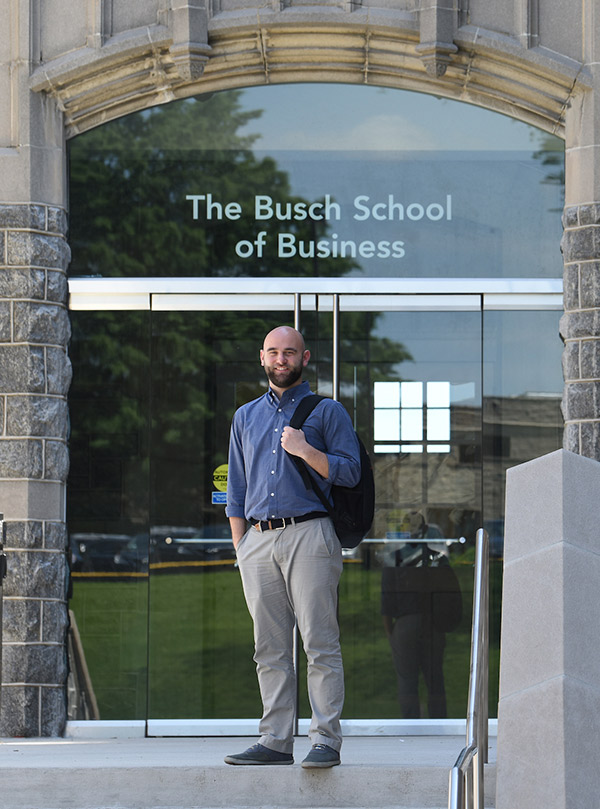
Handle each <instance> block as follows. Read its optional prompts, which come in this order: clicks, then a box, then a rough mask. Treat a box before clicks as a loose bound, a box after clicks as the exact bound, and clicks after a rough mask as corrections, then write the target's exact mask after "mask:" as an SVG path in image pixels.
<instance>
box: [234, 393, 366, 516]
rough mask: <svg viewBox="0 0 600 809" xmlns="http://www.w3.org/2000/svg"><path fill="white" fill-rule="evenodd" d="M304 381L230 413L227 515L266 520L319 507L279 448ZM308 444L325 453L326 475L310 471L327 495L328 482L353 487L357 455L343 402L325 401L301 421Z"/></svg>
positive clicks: (286, 456)
mask: <svg viewBox="0 0 600 809" xmlns="http://www.w3.org/2000/svg"><path fill="white" fill-rule="evenodd" d="M310 392H311V391H310V387H309V384H308V382H301V383H300V385H296V386H295V387H293V388H288V390H286V391H284V393H283V395H282V397H281V399H279V398H278V397H277V395H276V394H275V393H274V392H273V391H272V390H271V389H269V391H268V392H267V393H265V395H264V396H261V397H260V398H259V399H255V400H254V401H253V402H249V403H248V404H245V405H243V406H242V407H240V408H239V410H237V411H236V412H235V414H234V417H233V422H232V425H231V440H230V444H229V470H228V477H227V508H226V514H227V516H228V517H245V518H246V519H248V520H269V519H273V518H274V517H299V516H301V515H302V514H308V513H309V512H311V511H323V505H322V503H321V502H320V500H319V499H318V497H317V495H316V494H315V493H314V492H313V491H312V489H311V490H308V489H307V488H306V486H305V485H304V482H303V481H302V478H301V477H300V473H299V472H298V470H297V469H296V466H295V464H294V461H293V460H292V459H291V457H290V456H289V455H288V453H287V452H286V451H285V450H284V449H283V447H282V446H281V433H282V432H283V428H284V427H285V426H286V425H288V424H289V423H290V419H291V417H292V414H293V413H294V410H295V409H296V406H297V404H298V402H299V401H300V399H302V398H303V397H304V396H308V395H309V394H310ZM302 430H303V431H304V434H305V436H306V440H307V441H308V443H309V444H311V445H312V446H313V447H316V448H317V449H319V450H321V451H322V452H324V453H325V454H326V455H327V460H328V462H329V476H328V478H327V479H324V478H322V477H321V476H320V475H318V474H317V473H316V472H314V470H312V469H311V470H310V473H311V474H312V475H313V477H314V478H315V480H317V481H318V482H319V485H320V487H321V489H322V491H323V492H324V493H325V495H326V496H327V497H328V498H329V492H330V490H331V484H332V483H336V484H338V485H340V486H355V485H356V484H357V483H358V481H359V478H360V453H359V447H358V441H357V438H356V434H355V432H354V429H353V427H352V422H351V420H350V416H349V415H348V413H347V412H346V410H345V408H344V406H343V405H341V404H340V403H339V402H334V401H333V399H324V400H323V401H321V402H320V403H319V404H318V405H317V407H316V408H315V409H314V410H313V412H312V413H311V414H310V416H309V417H308V418H307V419H306V421H305V422H304V425H303V426H302Z"/></svg>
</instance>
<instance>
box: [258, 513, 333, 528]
mask: <svg viewBox="0 0 600 809" xmlns="http://www.w3.org/2000/svg"><path fill="white" fill-rule="evenodd" d="M321 517H327V512H326V511H310V512H309V513H308V514H301V515H300V516H299V517H274V518H273V519H272V520H261V521H260V522H257V523H255V522H254V520H251V522H252V525H253V527H254V528H255V529H256V530H257V531H281V529H282V528H285V527H286V526H287V525H296V524H297V523H299V522H306V521H307V520H318V519H320V518H321Z"/></svg>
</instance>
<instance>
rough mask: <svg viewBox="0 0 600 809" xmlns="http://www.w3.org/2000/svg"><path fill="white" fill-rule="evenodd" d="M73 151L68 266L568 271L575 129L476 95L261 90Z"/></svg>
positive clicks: (103, 135) (200, 102) (101, 269)
mask: <svg viewBox="0 0 600 809" xmlns="http://www.w3.org/2000/svg"><path fill="white" fill-rule="evenodd" d="M284 110H285V112H284ZM323 110H327V111H328V112H329V114H325V115H324V114H323ZM333 110H335V113H333V112H332V111H333ZM466 121H468V122H469V123H466ZM382 122H384V123H383V125H382ZM415 130H416V131H417V132H418V134H417V135H415ZM465 131H468V132H469V138H468V141H469V143H468V146H467V145H466V139H465V136H464V133H465ZM184 132H185V133H192V135H191V136H190V137H187V136H186V137H184V136H183V135H182V133H184ZM441 132H443V133H444V135H443V137H441V136H440V133H441ZM357 133H360V135H357ZM499 133H502V135H500V134H499ZM69 149H70V197H71V210H70V220H69V227H70V234H71V242H72V244H74V245H76V247H77V249H76V250H74V251H73V259H72V261H71V264H70V267H69V274H70V275H71V276H76V275H79V276H82V275H83V276H87V275H91V274H94V275H101V276H106V277H108V276H123V275H128V276H173V277H177V276H181V277H184V276H195V275H197V274H201V275H207V276H210V275H215V276H223V277H226V276H229V277H238V276H258V277H269V276H281V275H287V276H296V277H298V276H309V277H313V276H321V277H336V278H337V277H340V276H360V277H364V278H367V277H386V276H387V277H402V276H404V277H406V276H413V277H426V276H432V275H437V276H439V277H455V276H456V274H457V268H460V274H461V275H463V274H464V275H469V276H477V275H479V274H485V276H487V277H519V276H525V277H544V276H553V277H556V278H558V277H560V276H561V275H562V262H561V257H560V254H559V253H558V251H557V250H556V245H557V244H558V242H559V240H560V236H561V233H562V226H561V211H562V209H563V200H562V193H563V185H564V179H563V175H564V168H563V166H564V143H563V141H562V140H561V139H560V138H558V137H553V136H551V135H548V134H546V133H543V132H540V131H539V130H536V129H534V128H533V127H531V126H528V125H526V124H523V123H519V122H517V121H514V120H513V121H509V120H507V118H506V117H504V116H502V115H499V114H495V113H493V112H490V111H487V110H483V109H481V108H477V107H474V106H471V105H468V104H462V103H460V102H456V101H450V100H448V99H441V98H436V97H434V96H430V95H427V94H420V93H414V92H408V91H402V90H397V89H392V88H382V87H375V86H356V85H354V86H351V85H348V86H345V85H340V84H326V83H323V84H319V85H315V84H309V83H306V84H301V83H298V84H293V85H285V86H269V87H249V88H245V89H236V90H231V91H224V92H219V93H214V94H211V95H206V96H198V97H193V98H187V99H183V100H179V101H176V102H172V103H170V104H165V105H160V106H157V107H154V108H152V109H149V110H143V111H140V112H136V113H133V114H131V115H129V116H125V117H123V118H119V119H118V120H115V121H111V122H109V123H107V124H105V125H104V126H103V127H98V128H97V129H94V130H92V131H89V132H86V133H85V134H83V135H81V136H79V137H77V138H73V139H72V140H71V141H70V144H69ZM90 187H93V188H94V194H90V193H89V189H90ZM490 188H494V192H495V193H494V194H492V195H490V193H489V189H490ZM506 200H510V205H507V204H506ZM307 214H308V215H307ZM524 221H526V222H527V238H526V239H515V238H514V234H515V233H516V232H519V230H520V228H521V227H522V223H523V222H524ZM107 222H110V223H111V239H110V240H109V241H107V239H106V223H107ZM132 232H135V233H136V234H137V238H136V239H134V240H132V239H131V236H130V234H131V233H132ZM482 267H484V268H485V273H484V272H483V271H482Z"/></svg>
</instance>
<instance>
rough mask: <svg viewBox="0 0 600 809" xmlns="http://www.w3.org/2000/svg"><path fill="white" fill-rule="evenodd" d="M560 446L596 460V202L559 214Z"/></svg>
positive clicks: (599, 220) (599, 354)
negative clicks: (561, 305) (561, 284)
mask: <svg viewBox="0 0 600 809" xmlns="http://www.w3.org/2000/svg"><path fill="white" fill-rule="evenodd" d="M563 223H564V228H565V230H564V235H563V240H562V249H563V257H564V262H565V269H564V306H565V313H564V315H563V317H562V319H561V328H560V330H561V335H562V337H563V340H564V352H563V373H564V378H565V387H564V396H563V416H564V419H565V436H564V447H565V449H568V450H571V451H572V452H576V453H578V454H580V455H585V456H586V457H588V458H594V459H595V460H598V461H600V202H596V203H590V204H585V205H573V206H569V207H567V208H566V209H565V213H564V215H563Z"/></svg>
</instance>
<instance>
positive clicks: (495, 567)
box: [71, 555, 501, 719]
mask: <svg viewBox="0 0 600 809" xmlns="http://www.w3.org/2000/svg"><path fill="white" fill-rule="evenodd" d="M461 561H462V563H461V564H458V565H456V567H455V570H456V572H457V576H458V578H459V581H460V584H461V589H462V592H463V603H464V606H463V617H462V620H461V623H460V626H459V627H458V628H457V629H456V630H455V631H454V632H452V633H449V634H448V635H447V639H446V651H445V660H444V673H445V681H446V697H447V704H448V716H449V717H460V718H462V717H464V716H465V711H466V699H467V687H468V676H469V657H470V623H471V602H472V588H473V565H472V560H470V559H469V557H468V556H467V555H465V557H463V559H462V560H461ZM491 567H492V576H491V583H492V592H491V599H490V602H491V609H492V621H491V625H492V635H491V648H490V708H491V711H490V713H491V715H492V716H493V715H495V706H496V704H497V698H498V691H497V679H498V675H497V672H498V657H499V653H498V645H499V643H498V637H499V610H500V606H499V605H500V599H499V594H500V587H501V582H500V572H501V563H500V562H497V561H495V560H494V561H493V562H492V566H491ZM380 598H381V570H378V569H373V570H369V569H366V568H364V567H363V566H362V565H361V564H347V565H345V569H344V574H343V576H342V582H341V584H340V626H341V634H342V647H343V655H344V667H345V672H346V703H345V709H344V716H345V717H347V718H356V719H360V718H364V719H385V718H399V717H401V714H400V709H399V705H398V700H397V696H396V692H397V687H396V675H395V671H394V666H393V663H392V658H391V653H390V647H389V643H388V640H387V638H386V636H385V633H384V630H383V623H382V618H381V614H380ZM71 609H73V610H74V612H75V615H76V618H77V623H78V626H79V631H80V633H81V637H82V642H83V647H84V650H85V655H86V659H87V664H88V667H89V670H90V675H91V678H92V682H93V685H94V690H95V694H96V699H97V701H98V704H99V708H100V716H101V718H102V719H144V718H145V717H146V715H148V716H149V717H151V718H154V719H167V718H168V719H175V718H236V717H237V718H255V717H257V716H259V714H260V712H261V706H260V699H259V694H258V687H257V683H256V674H255V668H254V663H253V661H252V654H253V640H252V622H251V620H250V617H249V615H248V612H247V609H246V605H245V602H244V598H243V594H242V588H241V582H240V578H239V574H238V571H237V570H236V569H234V568H214V569H211V570H210V571H202V572H193V573H187V572H185V573H169V574H164V573H162V574H159V575H153V576H152V577H151V579H150V580H148V579H141V580H140V579H138V580H130V581H127V580H119V581H114V580H112V581H111V580H76V581H75V582H74V593H73V598H72V601H71ZM148 615H150V620H149V621H148ZM302 658H304V656H303V655H302ZM305 669H306V663H305V660H304V659H302V660H301V676H300V686H301V687H300V707H301V710H300V713H301V716H309V715H310V710H309V705H308V698H307V695H306V688H305V677H304V672H305ZM148 672H149V673H148ZM422 703H423V705H425V704H426V693H425V691H424V689H423V690H422ZM147 712H148V713H147ZM426 715H427V714H426V710H424V711H423V716H426Z"/></svg>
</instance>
